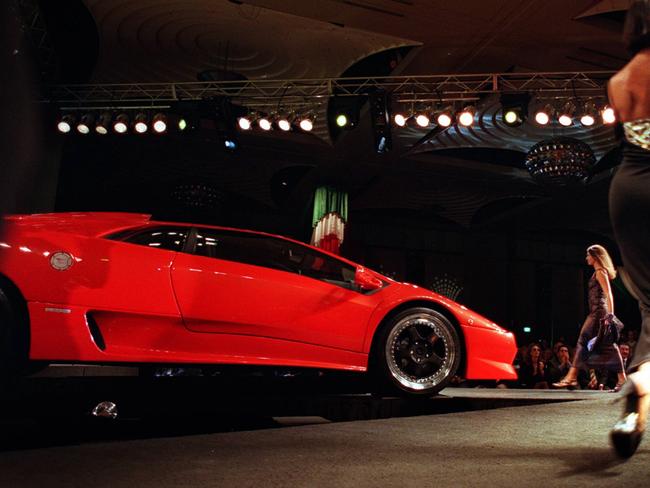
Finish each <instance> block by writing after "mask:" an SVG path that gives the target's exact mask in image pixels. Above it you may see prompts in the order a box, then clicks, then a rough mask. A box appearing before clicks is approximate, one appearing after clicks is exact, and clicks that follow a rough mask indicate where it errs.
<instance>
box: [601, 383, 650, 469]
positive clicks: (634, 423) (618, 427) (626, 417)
mask: <svg viewBox="0 0 650 488" xmlns="http://www.w3.org/2000/svg"><path fill="white" fill-rule="evenodd" d="M623 390H624V392H623V394H624V395H625V396H624V398H625V410H624V411H623V416H622V417H621V418H620V419H619V420H618V422H616V424H615V425H614V428H613V429H612V430H611V432H610V433H609V437H610V439H611V441H612V446H613V447H614V451H616V454H617V455H618V456H619V457H621V458H624V459H627V458H629V457H632V455H633V454H634V453H635V452H636V450H637V448H638V447H639V443H640V442H641V438H642V437H643V431H644V430H645V426H643V425H640V422H639V407H640V405H641V399H642V398H643V396H642V395H639V393H638V391H637V389H636V385H635V384H634V382H633V381H632V380H630V379H628V381H627V382H626V384H625V386H624V388H623Z"/></svg>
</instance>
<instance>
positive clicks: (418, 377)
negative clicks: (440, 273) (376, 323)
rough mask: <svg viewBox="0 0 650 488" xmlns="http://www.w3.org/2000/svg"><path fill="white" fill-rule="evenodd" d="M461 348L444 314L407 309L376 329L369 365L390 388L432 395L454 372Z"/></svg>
mask: <svg viewBox="0 0 650 488" xmlns="http://www.w3.org/2000/svg"><path fill="white" fill-rule="evenodd" d="M462 350H463V348H462V344H461V341H460V338H459V336H458V332H457V331H456V328H455V327H454V326H453V324H452V323H451V322H450V321H449V319H448V318H447V317H445V316H444V315H443V314H441V313H440V312H437V311H435V310H432V309H430V308H425V307H417V308H410V309H407V310H405V311H403V312H400V313H399V314H397V315H396V316H395V317H393V318H391V320H390V321H388V322H387V323H386V324H384V325H383V327H382V328H381V330H379V332H378V336H377V342H376V343H375V347H374V350H373V354H374V357H373V358H372V363H371V367H372V368H373V369H374V374H375V376H376V379H377V380H378V381H379V384H380V385H383V386H384V387H387V388H388V390H389V391H392V392H395V393H401V394H408V395H435V394H436V393H438V392H439V391H440V390H442V389H443V388H444V387H445V386H447V384H448V383H449V381H450V380H451V379H452V378H453V376H454V375H455V374H456V371H457V370H458V366H459V365H460V360H461V354H462Z"/></svg>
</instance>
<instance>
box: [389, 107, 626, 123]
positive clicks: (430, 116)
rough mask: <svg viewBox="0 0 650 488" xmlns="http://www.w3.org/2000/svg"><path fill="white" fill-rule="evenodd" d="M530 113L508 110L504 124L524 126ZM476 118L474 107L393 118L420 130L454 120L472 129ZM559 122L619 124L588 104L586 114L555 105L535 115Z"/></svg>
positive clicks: (538, 119)
mask: <svg viewBox="0 0 650 488" xmlns="http://www.w3.org/2000/svg"><path fill="white" fill-rule="evenodd" d="M525 112H526V110H525V109H524V108H521V107H520V108H504V109H503V110H502V111H501V114H502V120H503V122H504V123H505V124H506V125H508V126H510V127H518V126H520V125H521V124H522V123H523V122H524V121H525V119H526V114H525ZM475 116H476V108H475V107H474V106H471V105H470V106H466V107H465V108H463V110H461V111H460V112H457V113H456V112H454V110H453V109H452V108H451V107H449V108H446V109H443V110H438V111H428V110H425V111H421V112H411V113H408V114H407V113H403V112H396V113H395V114H394V115H393V122H394V123H395V125H397V126H398V127H404V126H406V124H407V123H408V122H409V121H410V120H412V121H413V122H414V123H415V124H416V125H417V126H419V127H422V128H425V127H428V126H429V125H430V124H431V122H432V121H434V123H435V124H436V125H438V126H440V127H449V126H451V125H452V124H453V123H454V120H455V121H456V122H457V123H458V124H459V125H461V126H463V127H471V126H472V125H473V124H474V121H475ZM554 118H555V119H556V120H557V121H558V123H559V124H560V125H562V126H563V127H571V126H572V125H573V124H574V123H575V121H576V120H578V121H579V122H580V124H582V125H583V126H584V127H591V126H593V125H594V124H595V123H596V121H597V119H598V118H600V119H601V120H602V122H603V123H604V124H608V125H609V124H613V123H614V122H616V115H615V113H614V109H612V108H611V107H610V106H608V105H605V106H604V107H602V108H601V109H600V110H599V109H597V108H596V105H595V104H593V103H591V102H588V103H586V104H585V105H584V107H583V109H582V111H577V109H576V106H575V104H573V103H572V102H567V103H566V104H564V105H563V106H562V108H561V109H555V108H554V107H553V106H552V105H551V104H546V105H544V106H543V107H539V108H538V109H537V110H535V112H534V120H535V122H536V123H537V125H540V126H545V125H548V124H549V123H550V122H551V121H552V120H553V119H554Z"/></svg>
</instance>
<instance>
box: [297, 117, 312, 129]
mask: <svg viewBox="0 0 650 488" xmlns="http://www.w3.org/2000/svg"><path fill="white" fill-rule="evenodd" d="M299 125H300V128H301V129H302V130H304V131H305V132H310V131H311V130H312V129H313V128H314V121H313V117H312V116H311V115H307V116H305V117H303V118H302V119H301V120H300V124H299Z"/></svg>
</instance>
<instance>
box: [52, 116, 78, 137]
mask: <svg viewBox="0 0 650 488" xmlns="http://www.w3.org/2000/svg"><path fill="white" fill-rule="evenodd" d="M73 124H74V116H73V115H71V114H66V115H64V116H62V117H61V119H59V121H58V122H57V124H56V128H57V129H58V131H59V132H61V133H62V134H67V133H68V132H70V131H71V130H72V125H73Z"/></svg>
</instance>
